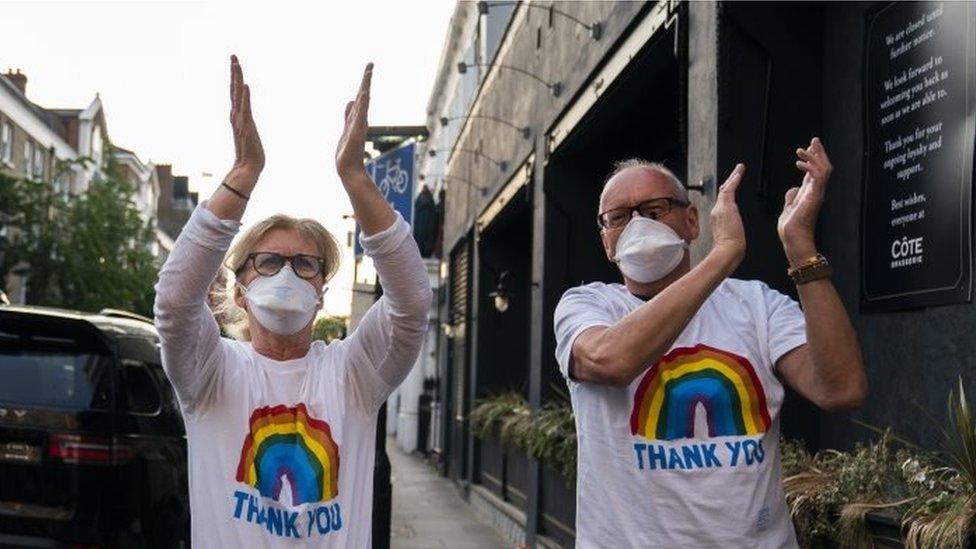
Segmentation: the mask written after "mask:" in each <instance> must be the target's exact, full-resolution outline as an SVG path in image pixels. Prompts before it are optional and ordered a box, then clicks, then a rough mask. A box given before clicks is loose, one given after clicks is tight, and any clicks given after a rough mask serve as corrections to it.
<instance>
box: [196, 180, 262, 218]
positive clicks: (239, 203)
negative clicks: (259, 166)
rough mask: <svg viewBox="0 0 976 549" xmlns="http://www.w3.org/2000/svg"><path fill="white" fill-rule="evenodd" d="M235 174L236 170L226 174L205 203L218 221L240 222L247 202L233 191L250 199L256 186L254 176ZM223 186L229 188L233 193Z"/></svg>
mask: <svg viewBox="0 0 976 549" xmlns="http://www.w3.org/2000/svg"><path fill="white" fill-rule="evenodd" d="M235 172H236V170H231V171H230V173H228V174H227V177H225V178H224V182H223V183H222V184H221V185H220V186H219V187H217V188H216V189H215V190H214V192H213V194H212V195H210V200H209V201H208V202H207V209H209V210H210V211H211V212H213V213H214V215H216V216H217V217H218V218H219V219H227V220H231V221H240V220H241V218H242V217H243V216H244V210H245V208H247V202H248V201H247V200H246V199H245V198H244V197H242V196H240V195H238V194H235V193H234V191H237V192H238V193H240V194H241V195H244V196H246V197H250V196H251V193H252V192H254V187H255V186H256V185H257V181H258V178H257V176H256V175H248V174H242V173H235ZM224 185H227V186H229V187H231V188H232V189H234V191H232V190H230V189H228V188H227V187H225V186H224Z"/></svg>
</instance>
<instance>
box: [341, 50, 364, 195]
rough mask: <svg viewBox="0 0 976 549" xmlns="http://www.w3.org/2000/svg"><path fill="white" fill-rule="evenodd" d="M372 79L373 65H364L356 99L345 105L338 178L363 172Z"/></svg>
mask: <svg viewBox="0 0 976 549" xmlns="http://www.w3.org/2000/svg"><path fill="white" fill-rule="evenodd" d="M372 79H373V64H372V63H369V64H367V65H366V70H365V71H363V81H362V83H360V85H359V93H358V94H356V99H355V100H353V101H350V102H349V103H346V123H345V127H344V128H343V130H342V137H340V138H339V145H338V146H337V147H336V171H337V172H339V177H348V176H350V175H355V174H358V173H360V172H363V171H364V170H365V167H364V165H363V159H364V156H363V155H364V154H365V149H366V127H367V124H366V115H367V113H368V112H369V85H370V82H371V81H372Z"/></svg>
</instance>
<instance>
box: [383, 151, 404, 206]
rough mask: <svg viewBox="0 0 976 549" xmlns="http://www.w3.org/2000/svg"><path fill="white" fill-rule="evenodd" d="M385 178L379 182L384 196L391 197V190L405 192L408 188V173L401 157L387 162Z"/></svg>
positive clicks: (397, 192) (398, 192) (399, 192)
mask: <svg viewBox="0 0 976 549" xmlns="http://www.w3.org/2000/svg"><path fill="white" fill-rule="evenodd" d="M384 167H385V172H384V174H383V179H381V180H380V182H379V188H380V192H381V193H383V198H389V196H390V191H391V190H392V191H393V192H394V193H396V194H403V193H404V192H405V191H406V190H407V183H409V181H408V177H409V175H408V173H407V170H404V169H403V167H402V166H401V165H400V159H399V158H397V159H396V160H389V161H387V162H386V166H384Z"/></svg>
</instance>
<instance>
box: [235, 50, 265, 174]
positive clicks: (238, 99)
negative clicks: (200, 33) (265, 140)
mask: <svg viewBox="0 0 976 549" xmlns="http://www.w3.org/2000/svg"><path fill="white" fill-rule="evenodd" d="M230 127H231V129H232V130H233V132H234V167H233V168H232V169H231V173H230V174H229V175H228V179H230V178H234V179H237V178H240V179H241V181H240V183H241V184H244V185H251V186H253V185H254V183H256V182H257V179H258V176H259V175H260V174H261V170H263V169H264V147H263V146H262V145H261V136H260V135H258V129H257V126H255V124H254V118H253V117H252V116H251V89H250V88H249V87H248V85H247V84H245V83H244V73H243V71H241V65H240V63H239V62H238V61H237V56H236V55H232V56H230Z"/></svg>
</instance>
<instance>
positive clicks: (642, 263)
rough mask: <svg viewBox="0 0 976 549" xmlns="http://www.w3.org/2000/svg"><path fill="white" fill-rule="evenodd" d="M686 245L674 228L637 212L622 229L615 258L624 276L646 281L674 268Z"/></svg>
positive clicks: (661, 275)
mask: <svg viewBox="0 0 976 549" xmlns="http://www.w3.org/2000/svg"><path fill="white" fill-rule="evenodd" d="M686 249H688V243H687V242H685V241H684V239H683V238H681V237H680V236H678V233H676V232H674V229H672V228H671V227H669V226H667V225H665V224H664V223H661V222H660V221H655V220H653V219H651V218H649V217H641V216H637V217H634V218H632V219H631V220H630V221H628V222H627V226H626V227H624V230H623V232H621V233H620V238H619V239H618V240H617V253H616V256H614V258H613V259H614V261H616V262H617V266H618V267H620V272H622V273H623V274H624V276H626V277H627V278H629V279H631V280H634V281H637V282H641V283H644V284H646V283H648V282H654V281H657V280H660V279H662V278H664V277H665V276H667V275H668V273H670V272H671V271H673V270H674V269H675V268H676V267H677V266H678V264H679V263H681V260H682V258H684V256H685V250H686Z"/></svg>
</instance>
